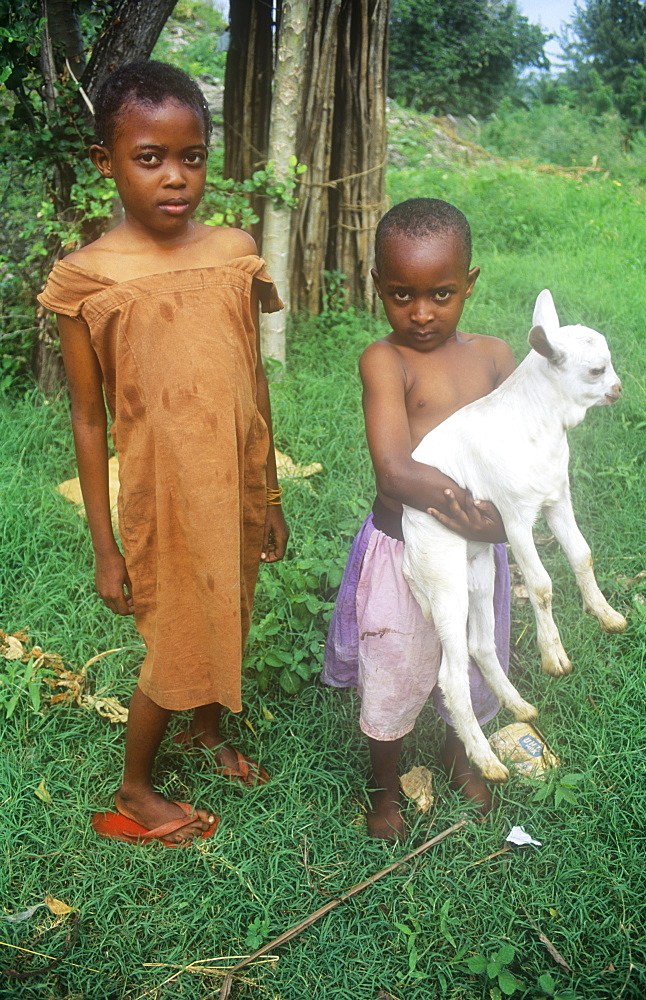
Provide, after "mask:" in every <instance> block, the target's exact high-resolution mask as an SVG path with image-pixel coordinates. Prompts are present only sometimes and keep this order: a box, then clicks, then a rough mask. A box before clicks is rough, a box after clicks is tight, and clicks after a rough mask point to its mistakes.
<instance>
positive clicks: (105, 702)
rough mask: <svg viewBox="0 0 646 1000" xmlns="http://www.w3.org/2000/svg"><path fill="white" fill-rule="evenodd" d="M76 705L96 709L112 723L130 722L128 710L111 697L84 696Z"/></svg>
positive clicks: (77, 700)
mask: <svg viewBox="0 0 646 1000" xmlns="http://www.w3.org/2000/svg"><path fill="white" fill-rule="evenodd" d="M76 704H77V705H80V707H81V708H87V709H94V711H95V712H98V713H99V715H102V716H103V718H104V719H109V720H110V722H122V723H125V722H127V721H128V709H127V708H126V707H125V705H122V704H121V702H120V701H118V700H117V699H116V698H112V697H110V696H107V697H104V696H103V695H100V694H98V695H92V694H84V695H81V697H80V698H77V699H76Z"/></svg>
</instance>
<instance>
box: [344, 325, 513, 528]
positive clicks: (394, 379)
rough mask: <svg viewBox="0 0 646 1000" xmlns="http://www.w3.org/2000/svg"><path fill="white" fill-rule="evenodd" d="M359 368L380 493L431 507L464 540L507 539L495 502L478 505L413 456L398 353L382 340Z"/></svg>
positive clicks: (373, 461) (372, 345) (404, 384)
mask: <svg viewBox="0 0 646 1000" xmlns="http://www.w3.org/2000/svg"><path fill="white" fill-rule="evenodd" d="M359 370H360V373H361V381H362V383H363V412H364V418H365V425H366V437H367V439H368V448H369V450H370V456H371V458H372V464H373V467H374V470H375V476H376V479H377V487H378V489H379V491H380V493H383V494H384V495H385V496H387V497H390V498H391V499H392V500H397V501H399V502H400V503H405V504H408V506H409V507H415V508H417V509H418V510H429V508H431V509H432V510H433V511H434V512H437V513H436V514H435V516H436V517H438V520H440V521H442V523H444V524H446V526H447V527H450V528H451V530H453V531H456V532H457V533H458V534H460V535H462V536H463V537H464V538H468V539H471V540H473V541H481V542H499V541H504V540H505V530H504V527H503V525H502V521H501V519H500V515H499V514H498V511H497V510H496V508H495V507H494V506H493V505H492V504H489V503H485V502H482V503H479V504H478V505H476V504H474V502H473V500H472V499H471V498H470V496H469V494H468V493H467V491H466V490H463V489H462V488H461V487H460V486H458V484H457V483H456V482H454V480H452V479H450V478H449V477H448V476H445V475H444V473H443V472H440V470H439V469H436V468H434V467H432V466H428V465H423V464H422V463H421V462H415V461H414V460H413V459H412V458H411V452H412V450H413V449H412V442H411V437H410V429H409V424H408V414H407V412H406V379H405V374H404V370H403V368H402V366H401V362H400V360H399V358H398V356H397V354H396V352H395V351H393V350H392V349H391V348H390V347H389V346H388V345H386V344H382V343H380V342H379V341H377V342H376V343H374V344H371V345H370V347H368V348H367V350H366V351H364V353H363V355H362V356H361V360H360V362H359Z"/></svg>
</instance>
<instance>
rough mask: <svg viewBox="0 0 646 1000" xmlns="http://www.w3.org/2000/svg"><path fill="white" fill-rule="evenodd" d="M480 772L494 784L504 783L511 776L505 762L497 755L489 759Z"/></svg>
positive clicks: (486, 779)
mask: <svg viewBox="0 0 646 1000" xmlns="http://www.w3.org/2000/svg"><path fill="white" fill-rule="evenodd" d="M480 772H481V774H482V777H483V778H484V779H485V781H491V782H492V783H493V784H494V785H503V784H504V783H505V781H507V779H508V778H509V771H508V770H507V768H506V767H505V765H504V764H501V763H500V761H499V760H498V758H497V757H493V759H492V760H488V761H487V762H486V764H484V766H483V767H481V768H480Z"/></svg>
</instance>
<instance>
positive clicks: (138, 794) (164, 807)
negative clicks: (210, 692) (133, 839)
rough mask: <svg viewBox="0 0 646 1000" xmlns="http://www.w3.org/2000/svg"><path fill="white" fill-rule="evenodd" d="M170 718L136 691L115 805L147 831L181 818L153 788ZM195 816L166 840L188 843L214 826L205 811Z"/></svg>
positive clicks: (213, 820) (177, 809)
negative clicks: (157, 760) (158, 752)
mask: <svg viewBox="0 0 646 1000" xmlns="http://www.w3.org/2000/svg"><path fill="white" fill-rule="evenodd" d="M170 716H171V713H170V712H169V711H168V710H167V709H165V708H161V707H160V706H159V705H156V704H155V702H154V701H151V700H150V698H148V696H147V695H145V694H144V693H143V691H141V690H140V689H139V687H136V688H135V692H134V694H133V696H132V700H131V702H130V709H129V713H128V726H127V729H126V759H125V763H124V769H123V780H122V782H121V788H120V789H119V791H118V792H117V794H116V795H115V803H116V806H117V809H118V810H119V812H121V813H123V814H124V816H128V817H129V818H130V819H134V820H135V821H136V822H137V823H140V824H141V826H143V827H145V828H146V829H147V830H153V829H154V828H155V827H158V826H161V825H162V824H164V823H169V822H170V821H171V820H173V819H177V818H178V817H179V816H181V815H183V814H182V810H181V809H180V808H179V806H177V805H175V803H174V802H169V801H168V799H165V798H164V797H163V795H160V794H159V793H158V792H156V791H155V789H154V788H153V785H152V771H153V764H154V762H155V757H156V756H157V751H158V749H159V744H160V743H161V741H162V737H163V735H164V733H165V732H166V727H167V725H168V720H169V719H170ZM197 815H198V819H196V821H195V823H192V824H191V825H190V826H187V827H184V828H183V829H181V830H179V831H178V832H177V833H176V834H174V835H170V836H169V837H167V838H166V839H168V840H175V841H181V840H187V839H189V840H190V839H191V838H192V837H194V836H196V835H197V834H198V833H199V832H200V831H202V830H208V828H209V826H210V825H212V824H213V823H214V822H215V817H214V815H213V814H212V813H210V812H207V811H205V810H204V809H198V810H197Z"/></svg>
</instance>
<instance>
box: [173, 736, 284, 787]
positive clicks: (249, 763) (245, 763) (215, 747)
mask: <svg viewBox="0 0 646 1000" xmlns="http://www.w3.org/2000/svg"><path fill="white" fill-rule="evenodd" d="M173 742H174V743H177V745H178V746H181V747H183V748H184V749H186V750H191V749H193V750H209V751H210V752H211V753H212V755H213V757H214V758H215V760H216V761H217V765H216V767H215V772H216V774H221V775H222V776H223V777H225V778H231V779H232V780H233V781H239V782H240V783H241V784H242V785H245V786H246V787H247V788H254V787H256V786H257V785H265V784H266V783H267V782H268V781H269V775H268V774H267V772H266V770H265V769H264V767H261V765H260V764H258V763H257V762H256V761H255V760H251V759H250V758H249V757H246V756H245V755H244V754H243V753H241V752H240V751H239V750H237V749H236V748H235V747H231V746H229V745H228V744H227V743H223V742H222V737H221V736H220V734H219V733H218V734H217V735H213V734H209V733H198V734H197V735H195V734H194V733H193V732H192V730H190V729H185V730H184V731H183V732H181V733H177V735H176V736H174V737H173Z"/></svg>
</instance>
